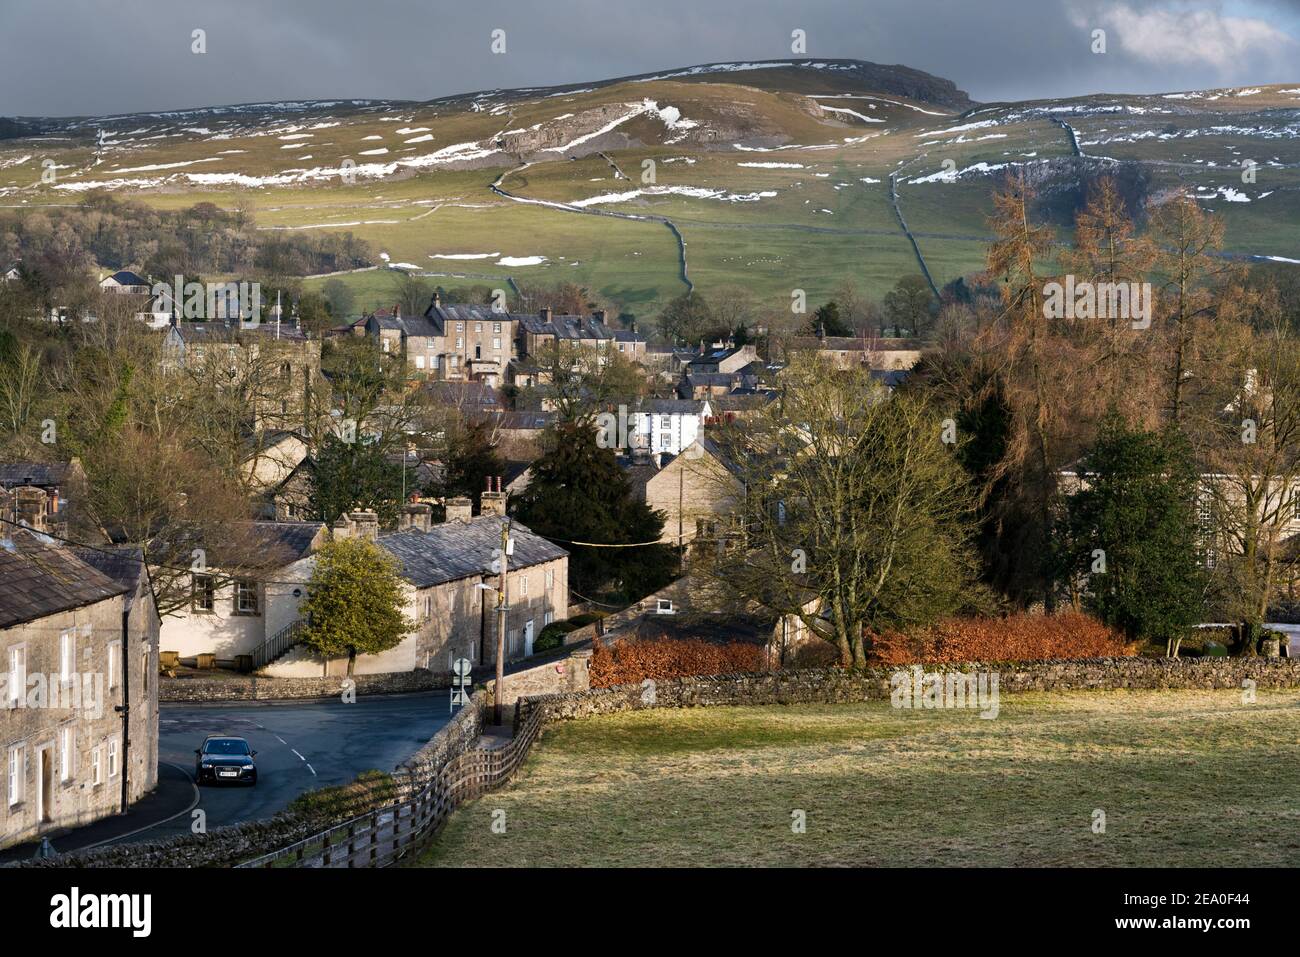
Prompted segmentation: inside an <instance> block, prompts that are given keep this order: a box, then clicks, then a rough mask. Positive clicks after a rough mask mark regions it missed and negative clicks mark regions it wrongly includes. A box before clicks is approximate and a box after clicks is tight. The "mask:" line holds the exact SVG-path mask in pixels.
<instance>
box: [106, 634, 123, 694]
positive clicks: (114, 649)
mask: <svg viewBox="0 0 1300 957" xmlns="http://www.w3.org/2000/svg"><path fill="white" fill-rule="evenodd" d="M121 650H122V643H121V642H120V641H110V642H109V643H108V688H109V690H110V691H111V690H113V689H114V688H116V687H117V656H118V653H119V652H120V651H121Z"/></svg>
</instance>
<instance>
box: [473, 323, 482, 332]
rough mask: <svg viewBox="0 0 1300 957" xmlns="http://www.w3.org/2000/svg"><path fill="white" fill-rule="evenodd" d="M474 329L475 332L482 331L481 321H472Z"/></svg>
mask: <svg viewBox="0 0 1300 957" xmlns="http://www.w3.org/2000/svg"><path fill="white" fill-rule="evenodd" d="M474 331H475V332H482V331H483V323H481V322H476V323H474Z"/></svg>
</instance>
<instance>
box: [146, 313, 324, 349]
mask: <svg viewBox="0 0 1300 957" xmlns="http://www.w3.org/2000/svg"><path fill="white" fill-rule="evenodd" d="M171 329H172V331H174V332H175V333H176V335H177V336H179V337H180V339H181V341H182V342H188V343H194V344H198V343H204V342H229V343H237V342H241V341H243V337H250V336H258V337H265V338H269V339H274V338H276V331H275V322H274V321H264V322H259V323H258V324H257V325H241V326H236V325H235V324H234V323H227V322H225V321H224V320H221V319H211V320H209V321H207V322H173V323H172V324H171ZM279 338H281V339H287V340H290V341H305V340H306V339H307V333H305V332H304V331H303V330H302V329H300V328H299V327H298V326H296V325H295V324H294V323H292V322H281V323H280V333H279Z"/></svg>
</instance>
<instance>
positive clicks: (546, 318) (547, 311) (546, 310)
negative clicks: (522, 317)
mask: <svg viewBox="0 0 1300 957" xmlns="http://www.w3.org/2000/svg"><path fill="white" fill-rule="evenodd" d="M538 315H539V316H541V317H542V322H550V321H551V307H550V306H543V307H542V310H541V311H540V312H539V313H538Z"/></svg>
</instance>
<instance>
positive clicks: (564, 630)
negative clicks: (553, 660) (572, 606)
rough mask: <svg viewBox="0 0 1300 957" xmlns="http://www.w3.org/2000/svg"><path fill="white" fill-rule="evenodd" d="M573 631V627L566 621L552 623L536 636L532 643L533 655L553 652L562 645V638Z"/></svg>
mask: <svg viewBox="0 0 1300 957" xmlns="http://www.w3.org/2000/svg"><path fill="white" fill-rule="evenodd" d="M573 630H574V626H573V625H571V624H570V623H569V622H567V621H553V622H551V623H550V624H549V625H547V626H546V627H545V628H543V629H542V633H541V634H540V635H538V636H537V640H536V641H534V642H533V654H538V653H539V652H543V651H554V650H555V649H556V648H559V647H560V646H561V645H563V644H564V636H565V635H567V634H568V633H569V632H571V631H573Z"/></svg>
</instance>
